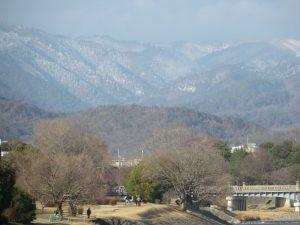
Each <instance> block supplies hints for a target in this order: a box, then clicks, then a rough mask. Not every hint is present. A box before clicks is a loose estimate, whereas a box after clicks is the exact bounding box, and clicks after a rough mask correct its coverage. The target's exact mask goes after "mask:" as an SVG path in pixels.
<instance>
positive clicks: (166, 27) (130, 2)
mask: <svg viewBox="0 0 300 225" xmlns="http://www.w3.org/2000/svg"><path fill="white" fill-rule="evenodd" d="M299 21H300V0H0V23H1V24H4V25H24V26H26V27H33V28H38V29H42V30H44V31H46V32H49V33H52V34H60V35H65V36H72V37H77V36H88V35H109V36H111V37H113V38H115V39H119V40H139V41H150V42H157V41H209V40H223V41H236V40H274V39H276V40H277V39H286V38H296V39H300V22H299Z"/></svg>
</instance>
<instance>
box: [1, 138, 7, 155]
mask: <svg viewBox="0 0 300 225" xmlns="http://www.w3.org/2000/svg"><path fill="white" fill-rule="evenodd" d="M5 142H7V141H2V140H1V138H0V146H1V144H2V143H5ZM0 152H1V157H3V156H4V155H6V154H7V153H9V152H7V151H0Z"/></svg>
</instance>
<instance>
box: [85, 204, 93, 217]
mask: <svg viewBox="0 0 300 225" xmlns="http://www.w3.org/2000/svg"><path fill="white" fill-rule="evenodd" d="M91 213H92V211H91V209H90V207H89V208H88V209H87V210H86V215H87V217H88V219H89V218H90V216H91Z"/></svg>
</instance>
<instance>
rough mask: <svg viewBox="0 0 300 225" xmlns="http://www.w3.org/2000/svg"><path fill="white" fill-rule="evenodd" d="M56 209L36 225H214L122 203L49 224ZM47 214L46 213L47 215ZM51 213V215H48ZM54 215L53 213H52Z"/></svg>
mask: <svg viewBox="0 0 300 225" xmlns="http://www.w3.org/2000/svg"><path fill="white" fill-rule="evenodd" d="M87 207H90V208H91V211H92V215H91V219H92V220H91V221H88V220H86V214H85V212H86V208H87ZM53 211H54V208H47V209H45V211H44V213H40V214H38V215H37V219H36V220H35V221H34V223H35V224H36V225H46V224H53V223H55V224H76V225H81V224H92V223H96V224H107V225H109V224H140V225H160V224H161V225H199V224H200V225H214V224H215V223H213V222H211V221H207V220H205V219H203V218H199V217H197V216H194V215H191V214H188V213H186V212H181V211H179V210H177V209H176V208H175V207H173V206H170V205H163V204H152V203H147V204H142V205H141V206H136V205H134V204H132V205H125V204H124V203H120V204H117V205H114V206H109V205H89V206H85V207H84V214H83V215H78V216H76V217H66V218H65V220H63V221H53V222H49V217H50V216H51V212H53ZM45 212H46V213H45ZM47 212H49V213H47ZM52 214H53V213H52Z"/></svg>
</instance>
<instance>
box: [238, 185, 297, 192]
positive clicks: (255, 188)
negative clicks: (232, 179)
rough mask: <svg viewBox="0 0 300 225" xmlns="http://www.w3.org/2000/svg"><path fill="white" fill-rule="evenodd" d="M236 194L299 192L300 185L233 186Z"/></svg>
mask: <svg viewBox="0 0 300 225" xmlns="http://www.w3.org/2000/svg"><path fill="white" fill-rule="evenodd" d="M232 188H233V191H234V192H243V191H298V190H300V189H299V185H243V186H232Z"/></svg>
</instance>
